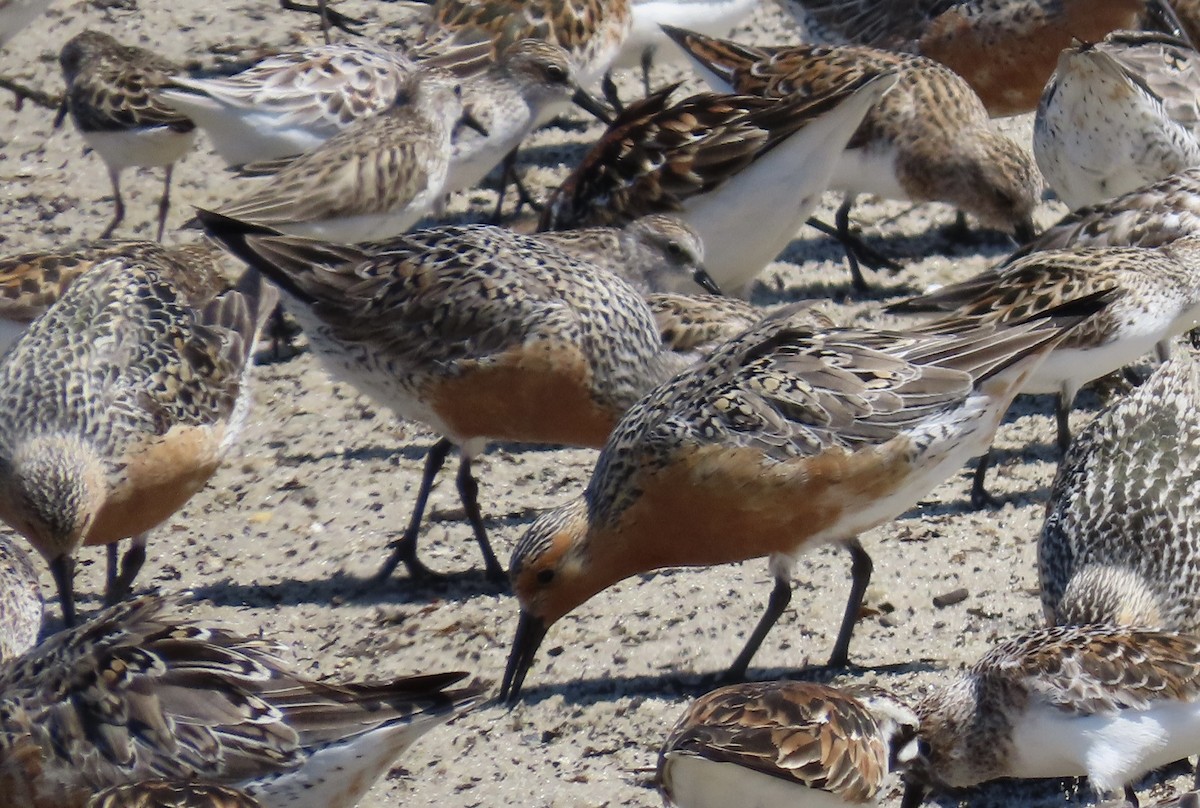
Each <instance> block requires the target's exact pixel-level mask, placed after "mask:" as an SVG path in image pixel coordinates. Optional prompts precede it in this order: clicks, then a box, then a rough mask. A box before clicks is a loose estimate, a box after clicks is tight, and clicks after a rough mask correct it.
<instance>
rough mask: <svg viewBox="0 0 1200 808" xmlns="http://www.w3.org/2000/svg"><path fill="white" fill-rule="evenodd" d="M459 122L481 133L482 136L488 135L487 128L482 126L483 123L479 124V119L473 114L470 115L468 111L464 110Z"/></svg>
mask: <svg viewBox="0 0 1200 808" xmlns="http://www.w3.org/2000/svg"><path fill="white" fill-rule="evenodd" d="M459 122H460V123H461V124H462V125H463V126H466V127H469V128H471V129H474V130H475V131H476V132H478V133H479V134H481V135H483V136H484V137H487V136H488V130H487V129H486V128H485V127H484V125H483V124H481V123H480V122H479V119H478V118H476V117H475V116H474V115H472V114H471V113H470V112H466V111H464V112H463V116H462V119H461V120H460V121H459Z"/></svg>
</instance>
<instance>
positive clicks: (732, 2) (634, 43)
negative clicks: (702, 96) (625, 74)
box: [613, 0, 762, 68]
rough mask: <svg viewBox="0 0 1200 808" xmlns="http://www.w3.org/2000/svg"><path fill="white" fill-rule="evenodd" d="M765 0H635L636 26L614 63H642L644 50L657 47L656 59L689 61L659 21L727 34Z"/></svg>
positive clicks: (682, 62) (673, 62) (614, 65)
mask: <svg viewBox="0 0 1200 808" xmlns="http://www.w3.org/2000/svg"><path fill="white" fill-rule="evenodd" d="M760 2H762V0H635V1H634V4H633V27H632V28H631V29H630V32H629V36H628V37H627V38H626V40H625V42H624V44H623V45H622V47H621V53H620V54H619V55H618V56H617V60H616V62H615V63H614V64H613V67H619V68H631V67H638V66H640V65H641V62H642V54H643V53H645V52H646V51H647V50H652V51H654V57H655V59H656V60H659V61H662V60H664V59H666V60H667V61H668V63H670V64H686V63H687V57H685V56H684V55H683V53H682V52H681V51H680V50H679V48H676V47H673V46H670V45H668V46H667V47H663V45H664V44H666V43H669V42H671V39H670V37H668V36H667V35H666V34H664V33H663V31H662V29H661V28H659V25H672V26H674V27H676V28H683V29H685V30H687V31H695V32H696V33H698V34H705V35H706V36H717V37H721V36H726V35H727V34H728V33H729V32H730V31H732V30H733V27H734V26H735V25H737V24H738V23H739V22H740V21H741V20H742V19H744V18H745V17H746V16H747V15H749V14H750V12H752V11H753V10H754V8H755V7H756V6H757V5H758V4H759V3H760Z"/></svg>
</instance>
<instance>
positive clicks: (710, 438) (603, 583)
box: [501, 307, 1086, 699]
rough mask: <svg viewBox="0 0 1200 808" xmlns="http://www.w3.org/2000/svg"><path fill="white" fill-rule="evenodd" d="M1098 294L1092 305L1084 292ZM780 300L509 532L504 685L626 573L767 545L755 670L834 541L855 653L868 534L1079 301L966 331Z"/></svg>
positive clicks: (953, 462)
mask: <svg viewBox="0 0 1200 808" xmlns="http://www.w3.org/2000/svg"><path fill="white" fill-rule="evenodd" d="M1085 308H1086V307H1085ZM793 314H795V312H792V311H791V310H789V309H785V310H784V311H782V312H780V313H779V314H777V315H776V316H773V317H770V318H767V319H765V320H763V321H762V322H760V323H759V324H758V325H756V326H755V327H753V328H751V329H750V330H748V331H746V332H745V333H744V334H742V335H741V336H739V337H737V338H735V339H733V340H730V341H729V342H726V343H725V344H723V345H722V346H721V347H719V348H718V349H717V350H716V351H715V352H714V353H713V354H712V355H711V356H710V357H709V358H708V359H707V360H705V361H703V362H700V363H698V364H695V365H693V366H692V367H690V368H688V369H687V370H685V371H683V372H682V373H680V374H679V375H677V376H676V377H675V378H673V379H671V380H670V381H668V382H666V383H664V384H662V385H660V386H659V387H657V388H655V389H654V390H653V391H651V392H650V393H649V394H647V395H646V396H645V397H644V398H643V399H642V400H641V401H639V402H638V403H637V404H636V405H634V407H633V408H632V409H630V410H629V412H628V413H626V414H625V416H624V418H622V419H621V422H620V423H619V424H618V425H617V427H616V429H615V430H614V431H613V434H612V436H611V437H610V438H609V440H608V443H607V444H606V445H605V447H604V450H603V451H602V452H601V454H600V458H599V459H598V460H597V462H596V467H595V470H594V471H593V473H592V478H591V481H590V482H589V483H588V487H587V490H586V492H585V493H584V495H583V496H582V497H580V498H579V499H576V500H574V501H573V502H571V503H569V504H567V505H564V506H562V507H559V508H556V509H553V510H551V511H548V512H546V513H544V514H543V515H542V516H540V517H539V518H538V519H537V521H535V522H534V524H533V525H532V526H531V527H530V529H529V530H528V531H527V533H526V534H525V536H523V537H522V538H521V540H520V541H519V542H518V543H517V546H516V547H515V548H514V550H513V557H512V563H511V568H510V576H511V578H512V581H513V589H514V591H515V592H516V594H517V598H518V600H519V602H520V604H521V618H520V622H519V626H518V629H517V637H516V639H515V640H514V643H513V650H512V653H511V655H510V657H509V665H508V669H507V671H506V674H505V679H504V684H503V685H502V688H501V694H502V697H508V698H513V699H515V698H517V696H518V694H519V691H520V687H521V683H522V680H523V679H524V676H525V673H526V672H527V671H528V669H529V666H530V665H531V664H532V661H533V656H534V653H535V652H536V649H537V645H538V643H539V642H540V640H541V638H542V636H544V634H545V631H546V629H547V628H548V627H549V626H550V625H551V624H553V623H554V622H555V621H557V620H558V619H559V618H560V617H562V616H563V615H565V614H566V613H568V612H570V611H571V610H572V609H574V608H575V607H576V606H578V605H580V604H581V603H583V602H585V601H586V600H588V599H589V598H590V597H591V596H592V595H594V594H596V593H597V592H600V591H601V590H603V589H605V588H607V587H608V586H610V585H612V584H614V583H616V582H617V581H620V580H622V579H624V578H626V577H628V576H631V575H634V574H636V573H640V572H646V571H648V570H652V569H656V568H659V567H666V566H681V565H712V564H721V563H728V562H731V561H738V560H744V559H749V558H758V557H762V556H770V557H771V568H772V571H773V573H774V576H775V580H776V586H775V591H774V592H773V593H772V597H771V605H770V606H769V608H768V611H767V614H766V615H764V618H763V620H762V621H761V622H760V624H759V628H758V629H757V630H756V631H755V634H754V635H752V637H751V639H750V641H749V642H748V643H747V647H746V648H745V649H743V652H742V654H741V655H739V657H738V660H737V661H735V663H734V665H733V667H732V668H731V669H730V675H733V676H740V675H742V674H744V672H745V668H746V665H747V664H748V663H749V660H750V658H751V657H752V656H753V654H754V652H755V650H757V647H758V644H760V643H761V641H762V639H763V636H765V634H766V631H767V630H768V629H769V628H770V626H771V625H772V624H773V623H774V621H775V620H776V619H778V617H779V615H780V614H781V613H782V611H783V608H784V607H785V606H786V604H787V600H788V598H789V597H790V593H791V587H790V577H791V567H792V564H793V563H794V559H795V558H797V557H799V556H800V555H801V554H803V553H804V552H805V551H806V550H807V549H809V548H811V547H813V546H815V545H818V544H822V543H826V542H831V541H837V542H840V543H842V544H843V545H845V546H846V547H847V548H848V549H850V551H851V554H852V556H853V558H854V586H853V587H852V591H851V595H850V598H849V602H848V604H847V609H846V618H845V619H844V620H843V624H842V629H841V631H840V632H839V634H838V641H837V643H836V645H835V648H834V652H833V659H832V660H831V661H832V664H834V665H844V664H845V663H846V657H847V654H848V649H849V639H850V631H851V630H852V628H853V624H854V618H855V617H856V615H857V611H858V605H859V603H860V602H861V599H862V596H863V593H864V592H865V590H866V585H867V581H868V580H869V577H870V569H871V562H870V557H869V556H868V555H867V554H866V552H865V550H863V549H862V547H861V545H859V544H858V541H857V539H856V537H857V535H858V534H859V533H861V532H863V531H865V530H868V529H870V528H872V527H875V526H876V525H879V524H882V523H884V522H886V521H888V520H890V519H893V518H895V517H896V516H898V515H899V514H900V513H902V512H903V511H905V510H906V509H907V508H909V507H911V506H912V505H913V504H915V503H916V501H917V500H918V499H920V497H922V496H924V495H925V494H926V493H928V491H929V490H931V489H932V488H933V487H934V486H935V485H937V484H938V483H940V482H941V481H942V480H944V479H945V478H946V477H947V476H949V475H950V474H952V473H954V471H955V470H956V469H957V468H958V467H959V465H960V464H961V463H962V462H963V461H965V460H966V459H967V458H969V457H971V456H973V455H975V454H977V453H978V452H980V451H982V449H983V448H984V447H985V446H986V445H987V442H988V441H989V440H990V438H991V435H992V433H993V432H994V430H995V428H996V426H997V424H998V423H999V419H1000V417H1001V416H1002V414H1003V412H1004V411H1005V409H1007V407H1008V404H1009V402H1011V400H1012V397H1013V396H1014V395H1015V394H1016V392H1017V390H1018V389H1019V388H1020V386H1021V384H1022V383H1023V382H1024V378H1025V377H1026V376H1027V375H1028V374H1029V373H1030V372H1031V371H1032V370H1033V368H1034V367H1036V365H1037V364H1038V363H1039V362H1040V361H1042V359H1043V358H1044V357H1045V355H1046V354H1047V353H1048V352H1049V350H1050V349H1051V348H1052V347H1053V346H1054V345H1055V344H1056V343H1057V341H1058V340H1060V339H1061V338H1062V336H1063V334H1064V329H1065V328H1067V327H1069V326H1070V325H1073V324H1074V323H1075V322H1077V321H1078V317H1066V318H1065V319H1063V320H1051V321H1049V322H1046V321H1035V322H1028V323H1024V324H1021V325H1019V326H1016V327H1014V328H1011V329H1009V328H1005V329H1000V330H996V329H994V328H992V327H989V326H984V327H983V328H982V329H978V330H977V329H966V330H963V331H961V332H960V333H959V334H956V335H924V336H922V335H916V334H906V333H898V332H888V331H870V330H864V329H834V330H831V331H824V332H817V331H814V330H813V329H812V327H811V321H810V319H809V317H808V315H807V313H806V312H804V311H801V312H800V313H799V316H800V317H801V318H803V319H802V321H801V322H800V323H794V322H793V321H792V319H791V315H793Z"/></svg>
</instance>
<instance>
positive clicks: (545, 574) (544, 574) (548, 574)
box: [537, 570, 554, 584]
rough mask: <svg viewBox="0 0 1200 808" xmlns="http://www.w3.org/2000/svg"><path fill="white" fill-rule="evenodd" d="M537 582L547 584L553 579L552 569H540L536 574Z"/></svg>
mask: <svg viewBox="0 0 1200 808" xmlns="http://www.w3.org/2000/svg"><path fill="white" fill-rule="evenodd" d="M537 580H538V583H539V584H548V583H550V582H551V581H553V580H554V570H541V571H540V572H538V574H537Z"/></svg>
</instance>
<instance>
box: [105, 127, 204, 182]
mask: <svg viewBox="0 0 1200 808" xmlns="http://www.w3.org/2000/svg"><path fill="white" fill-rule="evenodd" d="M83 139H84V140H85V141H86V142H87V144H88V145H89V146H91V147H92V148H93V149H95V150H96V153H97V154H99V155H100V157H101V158H102V159H103V160H104V162H105V164H106V165H108V167H109V168H110V169H112V170H113V171H121V170H123V169H126V168H130V167H131V166H168V165H171V163H174V162H175V161H176V160H178V159H179V158H180V157H183V156H184V155H185V154H187V153H188V149H190V148H192V143H194V142H195V140H196V130H194V129H193V130H192V131H191V132H176V131H175V130H174V129H170V128H168V127H166V126H157V127H155V128H153V129H134V130H127V131H123V132H84V133H83Z"/></svg>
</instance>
